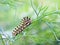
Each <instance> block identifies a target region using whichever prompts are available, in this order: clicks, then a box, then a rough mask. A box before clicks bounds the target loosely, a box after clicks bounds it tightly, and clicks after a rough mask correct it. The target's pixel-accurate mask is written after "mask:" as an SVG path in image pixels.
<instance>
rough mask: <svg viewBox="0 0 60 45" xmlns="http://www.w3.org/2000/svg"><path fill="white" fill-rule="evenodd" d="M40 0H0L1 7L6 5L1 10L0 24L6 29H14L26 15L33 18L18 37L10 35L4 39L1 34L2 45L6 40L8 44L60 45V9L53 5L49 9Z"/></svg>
mask: <svg viewBox="0 0 60 45" xmlns="http://www.w3.org/2000/svg"><path fill="white" fill-rule="evenodd" d="M39 1H40V2H41V0H4V1H2V0H0V4H1V6H0V7H4V8H1V9H2V10H3V11H2V10H0V14H1V15H0V24H2V27H3V29H4V31H8V30H9V31H11V30H12V29H14V27H16V26H17V25H19V23H21V19H22V18H23V17H24V16H30V17H31V20H32V23H31V25H30V26H28V27H27V28H26V29H25V30H24V31H23V32H21V33H20V34H18V35H17V36H16V37H12V38H11V37H10V36H8V37H6V39H3V38H2V35H0V39H1V40H0V41H1V42H0V44H1V45H5V44H6V42H8V44H7V45H60V40H59V39H60V33H59V32H60V22H58V21H60V20H59V19H60V17H59V16H60V11H59V9H58V10H56V8H53V7H52V9H49V6H46V5H45V6H44V5H41V4H40V3H39ZM20 3H22V4H20ZM44 3H45V2H44ZM50 3H51V2H50ZM53 3H54V2H53ZM7 4H8V5H9V6H7ZM31 7H32V8H31ZM57 8H58V7H57ZM4 26H5V27H4Z"/></svg>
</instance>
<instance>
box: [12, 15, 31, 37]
mask: <svg viewBox="0 0 60 45" xmlns="http://www.w3.org/2000/svg"><path fill="white" fill-rule="evenodd" d="M30 24H31V19H30V18H29V17H28V16H27V17H24V18H23V19H22V23H21V24H20V25H18V26H17V27H16V28H15V29H14V30H13V32H12V35H13V36H16V35H18V34H20V33H21V32H22V31H23V30H24V29H25V28H26V27H27V26H29V25H30Z"/></svg>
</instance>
